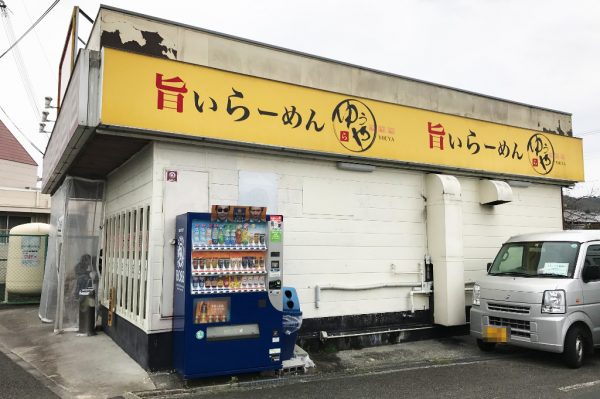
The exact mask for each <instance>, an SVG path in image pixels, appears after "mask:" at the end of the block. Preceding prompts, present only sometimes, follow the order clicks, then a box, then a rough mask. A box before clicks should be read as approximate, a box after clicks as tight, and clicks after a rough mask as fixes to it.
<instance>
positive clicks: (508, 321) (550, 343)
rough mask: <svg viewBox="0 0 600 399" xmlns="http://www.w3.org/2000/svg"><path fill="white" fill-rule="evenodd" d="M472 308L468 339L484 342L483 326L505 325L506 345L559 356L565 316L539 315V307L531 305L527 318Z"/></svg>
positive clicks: (562, 340) (479, 307)
mask: <svg viewBox="0 0 600 399" xmlns="http://www.w3.org/2000/svg"><path fill="white" fill-rule="evenodd" d="M483 302H484V301H482V305H481V306H472V307H471V320H470V321H471V322H470V329H471V336H473V337H475V338H478V339H483V338H484V337H483V331H484V329H485V327H486V326H495V327H500V326H506V327H507V328H508V330H509V334H508V340H507V342H506V343H507V344H510V345H515V346H521V347H525V348H531V349H537V350H543V351H547V352H556V353H562V351H563V342H564V337H563V331H564V330H563V326H564V324H565V321H566V319H567V317H566V315H564V314H560V315H541V306H540V305H536V306H533V305H532V306H531V311H530V315H528V316H524V315H519V314H512V313H506V312H491V311H485V310H483V309H482V308H483V307H484V306H485V303H483Z"/></svg>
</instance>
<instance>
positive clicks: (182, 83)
mask: <svg viewBox="0 0 600 399" xmlns="http://www.w3.org/2000/svg"><path fill="white" fill-rule="evenodd" d="M103 69H104V71H103V84H102V111H101V123H102V124H104V125H113V126H124V127H131V128H138V129H147V130H151V131H160V132H164V133H173V134H177V135H187V136H195V137H202V138H209V139H215V140H224V141H229V142H241V143H251V144H257V145H265V146H270V147H277V148H289V149H293V150H300V151H310V152H317V153H323V154H334V155H341V156H344V157H348V156H350V157H358V158H363V159H365V158H366V159H377V160H385V161H397V162H402V163H411V164H417V165H418V164H421V165H436V166H440V167H449V168H459V169H464V170H474V171H486V172H491V173H501V174H510V175H522V176H532V177H541V178H548V179H557V180H566V181H583V151H582V143H581V140H580V139H577V138H573V137H565V136H559V135H555V134H547V133H543V132H539V131H531V130H527V129H520V128H515V127H511V126H505V125H499V124H495V123H490V122H483V121H479V120H474V119H468V118H463V117H458V116H453V115H447V114H442V113H436V112H432V111H425V110H420V109H415V108H410V107H405V106H400V105H395V104H389V103H384V102H381V101H373V100H367V99H362V98H356V97H351V96H347V95H343V94H337V93H331V92H326V91H322V90H316V89H310V88H306V87H302V86H295V85H290V84H285V83H280V82H275V81H271V80H267V79H261V78H256V77H251V76H246V75H241V74H236V73H230V72H224V71H220V70H216V69H212V68H207V67H202V66H198V65H191V64H185V63H182V62H177V61H170V60H164V59H157V58H152V57H147V56H142V55H137V54H132V53H127V52H122V51H117V50H113V49H105V50H104V64H103Z"/></svg>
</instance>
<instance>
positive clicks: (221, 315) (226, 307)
mask: <svg viewBox="0 0 600 399" xmlns="http://www.w3.org/2000/svg"><path fill="white" fill-rule="evenodd" d="M230 304H231V300H230V298H196V299H194V324H208V323H227V322H229V320H230V314H231V312H230Z"/></svg>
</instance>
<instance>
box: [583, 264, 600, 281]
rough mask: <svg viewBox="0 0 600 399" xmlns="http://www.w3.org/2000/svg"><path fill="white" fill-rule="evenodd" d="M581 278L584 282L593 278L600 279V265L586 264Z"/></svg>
mask: <svg viewBox="0 0 600 399" xmlns="http://www.w3.org/2000/svg"><path fill="white" fill-rule="evenodd" d="M581 279H582V280H583V282H584V283H587V282H588V281H592V280H600V267H598V266H586V267H584V268H583V272H582V273H581Z"/></svg>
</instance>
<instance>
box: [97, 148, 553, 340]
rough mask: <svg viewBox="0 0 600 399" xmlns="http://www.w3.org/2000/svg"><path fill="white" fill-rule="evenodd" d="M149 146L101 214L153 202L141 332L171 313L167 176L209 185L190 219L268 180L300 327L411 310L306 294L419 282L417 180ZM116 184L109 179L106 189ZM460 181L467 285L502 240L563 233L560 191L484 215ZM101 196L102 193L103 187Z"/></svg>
mask: <svg viewBox="0 0 600 399" xmlns="http://www.w3.org/2000/svg"><path fill="white" fill-rule="evenodd" d="M153 146H154V150H153V151H151V150H148V149H145V150H144V151H143V152H142V153H141V154H139V155H137V156H136V158H134V160H133V161H130V162H129V163H128V164H127V165H126V166H125V167H123V168H121V169H120V170H119V173H125V170H126V169H125V168H129V169H127V170H129V173H131V174H132V179H131V180H133V181H135V184H136V187H137V189H135V190H132V191H131V190H130V192H129V194H127V193H122V194H121V195H117V196H115V195H109V198H108V201H109V202H111V201H112V204H111V205H109V206H108V209H109V210H110V209H112V208H115V204H116V201H117V200H118V201H120V205H119V206H120V207H121V208H123V207H126V206H127V204H129V203H131V204H133V203H134V202H135V201H149V200H150V199H151V202H152V212H153V213H152V218H151V237H150V255H149V256H150V271H149V273H150V276H151V277H150V282H151V284H149V288H148V290H149V293H148V294H149V295H150V296H149V298H148V299H149V301H150V308H149V309H150V313H151V315H152V317H151V322H150V331H154V332H156V331H168V330H170V328H171V318H170V316H169V313H168V311H169V310H168V309H166V308H165V307H169V306H172V305H171V303H172V302H171V301H170V300H165V298H166V297H167V296H170V295H172V291H171V290H170V286H171V282H170V281H166V280H165V281H163V277H164V269H163V261H162V259H163V250H164V251H169V250H171V248H170V247H168V246H166V245H164V242H165V239H166V238H165V237H166V236H165V234H169V233H168V232H165V231H164V225H165V223H166V221H165V220H164V218H165V217H166V216H165V213H163V210H162V209H163V201H164V195H165V194H164V190H165V189H166V187H167V186H165V182H164V180H165V178H164V176H165V170H166V169H173V170H180V171H194V172H197V173H200V174H206V175H207V176H208V178H207V182H208V183H203V184H204V185H207V187H205V190H206V191H204V193H203V194H202V195H205V196H206V197H205V198H204V199H203V200H202V201H200V199H199V200H198V201H197V202H194V201H193V200H192V203H194V204H195V205H194V206H193V208H194V209H190V210H191V211H196V212H208V211H209V208H210V206H212V205H214V204H237V203H239V202H238V201H239V179H240V172H241V171H244V172H266V173H275V174H276V175H277V177H278V179H277V190H276V191H277V193H276V197H277V209H276V210H275V211H273V210H272V209H271V210H270V212H272V213H279V214H282V215H284V217H285V219H284V220H285V231H284V245H285V247H284V276H285V277H284V284H285V285H288V286H292V287H295V288H296V289H297V291H298V295H299V297H300V301H301V306H302V311H303V314H304V317H305V318H315V317H329V316H343V315H351V314H364V313H380V312H402V311H409V310H410V308H411V303H410V297H409V295H408V294H409V292H410V290H411V288H410V287H395V288H375V289H366V290H356V291H346V290H323V291H321V296H320V300H319V306H318V307H317V306H316V303H315V286H323V285H327V284H330V285H331V284H333V285H343V286H352V287H360V286H364V285H383V284H391V283H411V282H414V283H415V284H418V283H419V282H420V280H419V278H420V277H419V274H418V273H419V272H420V270H421V268H422V263H423V259H424V256H425V255H427V254H428V249H427V231H426V211H425V204H426V202H425V201H426V200H425V197H424V195H423V193H424V177H425V173H423V172H415V171H406V170H400V169H392V168H383V167H380V168H377V169H376V170H375V171H374V172H372V173H360V172H350V171H343V170H338V169H337V168H336V167H335V163H334V162H333V161H322V160H314V159H303V158H292V157H286V156H276V155H267V154H252V153H247V152H242V151H232V150H221V149H216V148H204V147H200V146H191V145H179V144H170V143H155V144H154V145H153ZM152 153H153V154H154V166H153V173H150V172H149V171H148V170H149V169H150V164H149V163H150V162H151V159H152V156H151V154H152ZM136 165H137V166H136ZM142 169H144V170H145V172H143V173H142V172H141V170H142ZM117 175H118V174H117V173H115V174H114V176H111V180H114V181H115V183H116V182H118V179H117V178H118V176H117ZM151 175H153V177H154V181H155V183H154V186H152V182H151V181H150V180H151ZM459 181H460V183H461V192H462V210H463V211H462V219H463V220H462V221H463V240H464V270H465V272H464V280H465V282H466V283H470V282H473V281H475V280H476V279H477V278H478V277H480V276H481V275H482V274H483V273H485V265H486V263H487V262H489V261H491V260H492V259H493V257H494V255H495V253H496V251H497V250H498V248H499V247H500V245H501V244H502V242H504V241H505V240H506V239H507V238H508V237H509V236H511V235H514V234H518V233H524V232H530V231H536V230H558V229H561V228H562V216H561V215H562V213H561V189H560V187H557V186H550V185H542V184H531V185H530V186H529V187H513V188H512V190H513V196H514V199H513V201H512V202H510V203H507V204H502V205H496V206H483V205H480V204H479V190H478V183H479V179H477V178H468V177H461V178H459ZM185 184H190V183H189V182H188V183H185ZM193 184H196V183H193ZM108 187H109V189H108V190H107V191H108V192H111V190H110V187H111V184H109V185H108ZM186 187H187V186H186ZM183 188H184V189H185V187H183ZM190 189H192V188H191V187H190ZM203 190H204V188H203ZM184 191H185V190H184ZM134 192H135V193H136V194H135V195H134ZM134 197H135V200H134ZM206 198H208V202H207V201H206ZM128 201H133V202H128ZM241 205H248V204H241ZM117 208H118V207H117ZM169 217H170V216H169ZM165 264H166V263H165ZM392 265H394V266H392ZM166 267H171V265H166ZM434 278H435V276H434ZM414 301H415V302H414V303H415V309H417V310H422V309H427V307H428V299H427V297H426V296H424V295H421V296H415V297H414ZM468 303H469V302H467V304H468ZM161 307H163V308H165V309H161Z"/></svg>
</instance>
